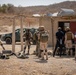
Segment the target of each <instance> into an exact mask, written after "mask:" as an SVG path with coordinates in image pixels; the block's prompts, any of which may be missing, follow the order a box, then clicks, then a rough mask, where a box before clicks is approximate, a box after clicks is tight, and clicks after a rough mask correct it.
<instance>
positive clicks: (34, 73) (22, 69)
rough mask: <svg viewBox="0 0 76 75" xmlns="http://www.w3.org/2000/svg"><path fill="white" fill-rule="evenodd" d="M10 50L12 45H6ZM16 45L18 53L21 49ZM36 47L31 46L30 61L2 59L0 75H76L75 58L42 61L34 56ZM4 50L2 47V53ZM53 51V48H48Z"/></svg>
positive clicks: (50, 57) (50, 58)
mask: <svg viewBox="0 0 76 75" xmlns="http://www.w3.org/2000/svg"><path fill="white" fill-rule="evenodd" d="M4 47H5V48H6V49H8V50H10V49H11V48H12V46H11V45H4ZM20 47H21V46H20V45H16V46H15V49H16V52H18V51H19V50H20V49H21V48H20ZM35 48H36V46H35V45H32V46H31V51H30V55H29V58H28V59H19V58H17V57H16V56H14V55H13V56H10V59H0V75H76V62H75V60H74V57H66V56H62V57H61V58H60V57H59V56H56V57H52V55H49V56H48V57H49V59H48V60H47V61H46V60H40V59H39V58H38V57H37V56H35V55H32V53H33V51H34V50H35ZM1 50H2V48H1V47H0V51H1ZM48 50H50V51H51V48H48Z"/></svg>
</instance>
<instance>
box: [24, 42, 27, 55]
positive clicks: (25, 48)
mask: <svg viewBox="0 0 76 75" xmlns="http://www.w3.org/2000/svg"><path fill="white" fill-rule="evenodd" d="M26 47H27V41H25V46H24V50H23V53H24V54H25V51H26Z"/></svg>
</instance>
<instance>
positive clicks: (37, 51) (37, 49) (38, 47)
mask: <svg viewBox="0 0 76 75" xmlns="http://www.w3.org/2000/svg"><path fill="white" fill-rule="evenodd" d="M39 54H40V43H39V41H37V42H36V55H38V56H39Z"/></svg>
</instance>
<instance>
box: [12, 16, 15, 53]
mask: <svg viewBox="0 0 76 75" xmlns="http://www.w3.org/2000/svg"><path fill="white" fill-rule="evenodd" d="M12 29H13V30H12V31H13V32H12V33H13V34H12V52H13V53H15V17H14V18H13V28H12Z"/></svg>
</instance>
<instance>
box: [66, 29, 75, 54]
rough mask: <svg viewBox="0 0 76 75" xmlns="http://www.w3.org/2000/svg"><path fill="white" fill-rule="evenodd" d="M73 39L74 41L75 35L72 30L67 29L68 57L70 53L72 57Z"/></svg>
mask: <svg viewBox="0 0 76 75" xmlns="http://www.w3.org/2000/svg"><path fill="white" fill-rule="evenodd" d="M72 39H74V34H73V33H72V32H71V31H70V28H67V29H66V33H65V45H66V49H67V50H66V53H67V55H68V51H70V53H71V55H72Z"/></svg>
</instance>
